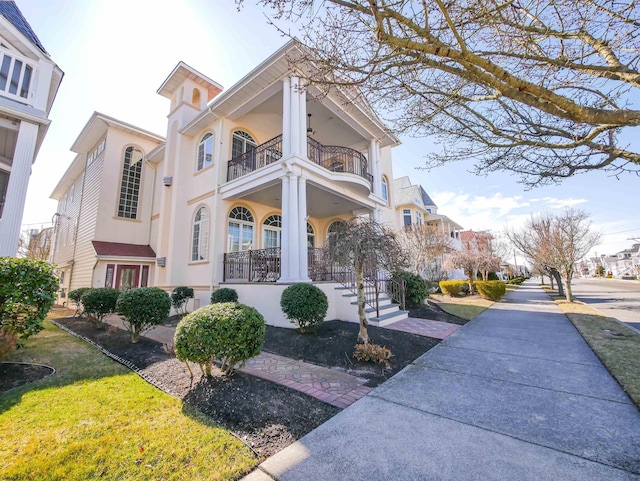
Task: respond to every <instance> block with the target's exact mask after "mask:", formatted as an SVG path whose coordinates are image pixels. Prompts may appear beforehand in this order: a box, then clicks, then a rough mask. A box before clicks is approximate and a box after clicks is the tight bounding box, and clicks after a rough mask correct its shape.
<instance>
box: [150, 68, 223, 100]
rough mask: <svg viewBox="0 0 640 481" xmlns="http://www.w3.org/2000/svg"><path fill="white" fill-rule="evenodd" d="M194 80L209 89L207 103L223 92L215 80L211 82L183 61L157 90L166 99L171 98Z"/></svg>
mask: <svg viewBox="0 0 640 481" xmlns="http://www.w3.org/2000/svg"><path fill="white" fill-rule="evenodd" d="M186 79H190V80H193V81H194V82H195V83H197V84H198V85H200V86H202V87H204V88H205V89H207V95H208V97H207V102H209V101H211V99H213V98H214V97H215V96H216V95H218V94H219V93H220V92H222V90H223V88H224V87H222V85H220V84H219V83H218V82H216V81H215V80H211V79H210V78H209V77H207V76H206V75H203V74H201V73H200V72H198V71H197V70H196V69H194V68H193V67H190V66H189V65H187V64H186V63H184V62H183V61H180V62H178V65H176V66H175V68H174V69H173V70H172V71H171V73H170V74H169V76H168V77H167V78H166V80H165V81H164V82H162V85H161V86H160V88H159V89H158V90H157V92H158V94H160V95H162V96H163V97H166V98H171V96H172V95H173V93H174V92H175V91H176V89H177V88H178V87H179V86H180V85H181V84H182V83H183V82H184V81H185V80H186Z"/></svg>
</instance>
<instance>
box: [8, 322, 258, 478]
mask: <svg viewBox="0 0 640 481" xmlns="http://www.w3.org/2000/svg"><path fill="white" fill-rule="evenodd" d="M45 326H46V328H45V330H44V331H42V332H41V333H40V334H38V336H36V337H34V338H32V339H30V340H28V341H27V342H26V347H25V348H24V349H19V350H18V351H16V352H15V353H14V354H13V356H12V358H11V359H10V360H12V361H33V362H38V363H42V364H47V365H50V366H53V367H55V369H56V374H55V375H54V376H51V377H49V378H45V379H42V380H40V381H37V382H35V383H32V384H30V385H27V386H23V387H21V388H19V389H17V390H14V391H10V392H8V393H5V394H2V395H0V432H1V433H2V436H0V479H2V480H38V481H48V480H65V481H74V480H88V479H100V480H125V479H126V480H152V479H153V480H190V481H193V480H218V479H237V478H239V477H241V476H242V475H243V474H244V473H247V472H249V471H250V470H251V469H252V468H253V467H254V466H255V465H256V464H257V459H256V458H255V457H254V456H253V455H252V453H251V451H250V449H249V448H248V447H246V446H245V445H244V444H243V443H242V442H240V441H239V440H238V439H236V438H235V437H233V436H232V435H231V434H230V433H229V432H228V431H226V430H224V429H222V428H220V427H217V426H215V425H213V424H211V423H210V422H208V420H207V419H205V418H204V416H203V415H201V414H200V413H198V412H195V411H193V410H191V409H189V408H188V407H186V406H184V405H183V404H182V402H181V401H180V400H178V399H175V398H173V397H171V396H169V395H168V394H166V393H164V392H162V391H160V390H158V389H156V388H155V387H153V386H151V385H149V384H148V383H147V382H145V381H144V380H142V379H141V378H140V377H139V376H138V375H136V374H134V373H132V372H131V371H129V370H128V369H126V368H124V367H123V366H121V365H120V364H117V363H116V362H114V361H112V360H110V359H108V358H107V357H105V356H104V355H102V354H101V353H99V352H98V351H97V350H96V349H94V348H92V347H91V346H89V345H87V344H86V343H84V342H82V341H80V340H78V339H76V338H74V337H73V336H70V335H69V334H67V333H65V332H63V331H61V330H60V329H58V328H57V327H55V326H53V325H52V324H51V323H49V322H46V323H45Z"/></svg>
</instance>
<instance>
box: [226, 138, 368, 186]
mask: <svg viewBox="0 0 640 481" xmlns="http://www.w3.org/2000/svg"><path fill="white" fill-rule="evenodd" d="M307 157H308V158H309V160H310V161H311V162H313V163H314V164H317V165H319V166H321V167H324V168H325V169H327V170H330V171H331V172H344V173H350V174H356V175H359V176H360V177H363V178H364V179H366V180H367V181H369V183H372V182H373V176H372V175H371V174H370V173H369V172H368V171H367V158H366V157H365V156H364V155H363V154H362V153H361V152H358V151H357V150H354V149H350V148H349V147H341V146H338V145H322V144H321V143H320V142H318V141H317V140H314V139H312V138H310V137H308V138H307ZM281 158H282V135H278V136H277V137H275V138H273V139H271V140H269V141H268V142H265V143H264V144H261V145H259V146H257V147H256V148H255V149H251V150H249V151H248V152H245V153H244V154H242V155H239V156H237V157H234V158H233V159H231V160H230V161H229V163H228V167H227V181H230V180H233V179H237V178H238V177H242V176H243V175H246V174H248V173H250V172H253V171H255V170H257V169H260V168H262V167H265V166H267V165H269V164H272V163H273V162H277V161H278V160H280V159H281Z"/></svg>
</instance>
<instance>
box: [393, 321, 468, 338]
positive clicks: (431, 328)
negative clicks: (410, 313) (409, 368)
mask: <svg viewBox="0 0 640 481" xmlns="http://www.w3.org/2000/svg"><path fill="white" fill-rule="evenodd" d="M385 328H386V329H393V330H395V331H403V332H409V333H411V334H417V335H419V336H427V337H434V338H436V339H446V338H447V337H449V336H450V335H451V334H453V333H454V332H456V331H457V330H458V329H460V326H458V325H457V324H450V323H448V322H441V321H431V320H429V319H417V318H415V317H407V318H406V319H402V320H401V321H398V322H394V323H393V324H389V325H387V326H385Z"/></svg>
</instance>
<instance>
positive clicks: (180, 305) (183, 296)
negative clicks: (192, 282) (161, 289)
mask: <svg viewBox="0 0 640 481" xmlns="http://www.w3.org/2000/svg"><path fill="white" fill-rule="evenodd" d="M189 299H193V289H192V288H191V287H186V286H178V287H176V288H175V289H174V290H173V291H171V305H172V306H173V307H174V309H175V310H176V312H177V313H178V314H186V313H187V302H188V301H189Z"/></svg>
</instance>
